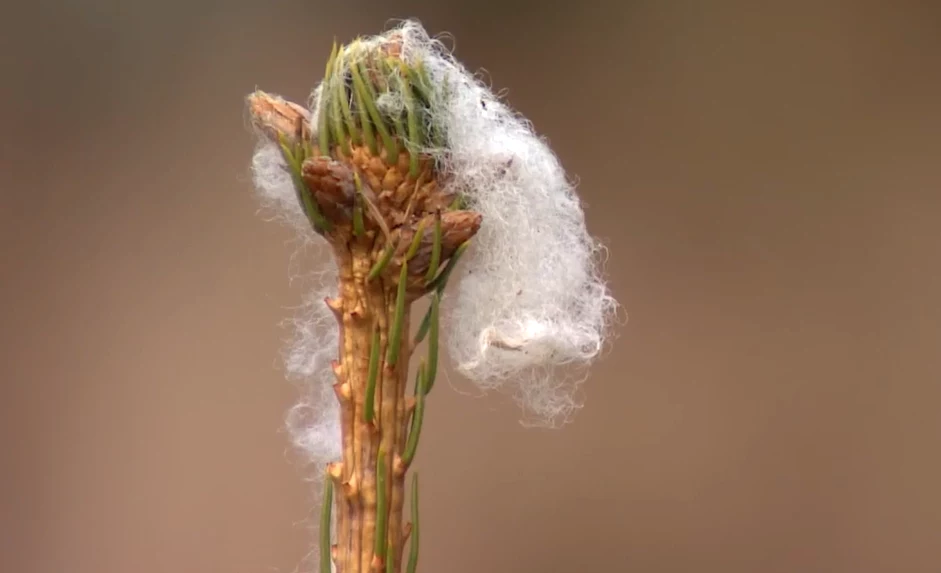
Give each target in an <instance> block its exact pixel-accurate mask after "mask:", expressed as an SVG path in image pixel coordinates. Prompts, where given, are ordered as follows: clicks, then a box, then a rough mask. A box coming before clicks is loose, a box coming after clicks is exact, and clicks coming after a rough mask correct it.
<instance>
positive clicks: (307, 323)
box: [252, 139, 342, 479]
mask: <svg viewBox="0 0 941 573" xmlns="http://www.w3.org/2000/svg"><path fill="white" fill-rule="evenodd" d="M252 175H253V181H254V184H255V188H256V190H257V194H258V195H259V196H260V202H261V204H262V206H263V207H264V208H265V210H266V211H267V212H268V213H270V216H271V218H273V219H276V220H280V221H282V222H285V223H287V224H288V225H289V226H290V227H292V228H293V229H294V230H295V231H296V234H297V238H298V240H299V242H300V244H301V247H300V249H299V250H298V252H297V253H295V258H294V260H293V261H292V266H293V265H294V264H297V256H296V255H299V254H301V253H302V251H303V250H304V248H305V247H308V246H312V245H318V246H325V245H326V243H325V241H323V239H322V238H321V237H320V236H319V235H317V234H316V233H314V232H313V231H312V230H311V227H310V222H309V221H308V220H307V217H306V215H305V214H304V212H303V210H302V209H301V207H300V205H299V204H298V201H297V193H296V191H295V189H294V183H293V181H292V179H291V175H290V173H289V172H288V171H287V164H286V163H285V161H284V157H283V155H282V154H281V150H280V148H279V147H278V145H277V144H275V143H273V142H270V141H267V140H264V139H262V140H261V141H260V143H259V144H258V146H257V147H256V149H255V154H254V156H253V158H252ZM303 274H304V273H301V272H298V271H294V272H292V275H294V276H295V278H296V277H299V276H302V275H303ZM309 279H312V280H311V282H312V283H313V285H314V286H313V287H312V289H311V290H310V291H309V294H308V295H306V296H305V299H304V302H303V304H302V305H301V307H300V308H299V309H298V311H297V313H296V315H295V316H294V317H293V318H292V319H291V320H290V327H291V329H292V331H293V332H292V337H291V340H290V341H289V342H288V346H287V348H286V351H285V354H284V365H285V370H286V372H287V376H288V378H289V379H291V380H295V381H297V382H299V383H300V387H301V399H300V401H299V402H298V403H297V404H295V405H294V406H293V407H292V408H291V409H290V410H289V412H288V415H287V419H286V424H287V428H288V430H289V432H290V435H291V437H292V440H293V442H294V444H295V445H296V446H297V447H298V448H299V449H300V450H301V451H302V452H303V453H304V455H305V457H306V458H307V460H308V461H309V462H311V463H315V464H317V465H318V466H320V465H322V464H323V463H325V462H328V461H332V460H335V459H338V458H339V457H340V454H341V448H342V445H341V439H340V414H339V404H338V403H337V400H336V397H335V396H334V394H333V389H332V378H331V376H332V371H331V370H330V362H331V360H333V359H334V358H335V357H336V353H337V348H338V337H339V329H338V328H337V324H336V320H335V318H334V317H333V315H332V313H331V311H330V309H329V308H327V306H326V305H325V304H324V298H325V297H326V296H330V295H333V294H335V291H336V269H335V268H334V266H333V265H332V264H330V265H327V266H326V268H325V269H323V270H322V271H320V272H318V273H315V274H314V276H312V277H309ZM318 477H319V474H318V476H315V479H318Z"/></svg>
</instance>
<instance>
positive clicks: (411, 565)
mask: <svg viewBox="0 0 941 573" xmlns="http://www.w3.org/2000/svg"><path fill="white" fill-rule="evenodd" d="M411 509H412V538H411V542H410V544H409V550H408V563H407V564H406V566H405V572H406V573H415V568H416V567H417V566H418V549H419V547H418V541H419V535H418V472H415V473H414V474H412V501H411Z"/></svg>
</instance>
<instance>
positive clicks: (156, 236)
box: [0, 0, 941, 573]
mask: <svg viewBox="0 0 941 573" xmlns="http://www.w3.org/2000/svg"><path fill="white" fill-rule="evenodd" d="M403 17H417V18H419V19H420V20H421V21H422V22H423V23H424V24H425V25H426V27H427V28H428V29H429V31H430V32H432V33H434V34H438V33H442V32H448V33H450V34H452V35H453V37H454V39H455V41H454V42H453V45H454V48H455V50H456V55H457V56H458V57H459V58H460V59H461V60H462V61H464V62H465V63H466V64H467V66H468V67H469V68H471V69H475V70H476V69H480V68H485V69H486V71H487V77H488V78H489V79H488V81H490V82H491V83H492V85H493V86H494V89H495V90H506V96H507V98H508V100H509V102H510V103H511V104H512V105H514V106H515V107H517V108H518V109H519V110H520V111H522V112H523V113H524V114H525V115H527V116H528V117H529V118H530V119H532V120H533V122H534V123H535V125H536V126H537V128H538V129H539V131H540V132H541V133H542V134H544V135H545V136H547V137H548V138H549V141H550V143H551V144H552V146H553V147H554V148H555V150H556V151H557V152H558V153H559V155H560V156H561V157H562V159H563V161H564V163H565V164H566V165H567V167H568V169H569V170H570V171H571V173H572V174H573V176H575V177H577V178H578V179H579V181H580V190H581V193H582V196H583V197H584V199H585V202H586V212H587V217H588V222H589V225H590V227H591V229H592V231H593V232H594V233H595V234H596V235H598V236H599V237H600V238H602V239H603V240H604V241H606V242H607V244H608V245H609V247H610V256H609V260H608V272H609V274H610V277H611V284H612V287H613V288H614V290H615V293H616V295H617V296H618V298H619V300H620V301H621V302H622V304H623V305H624V310H625V313H626V315H627V317H628V321H627V324H626V325H625V326H624V327H623V328H621V329H620V331H619V335H618V337H617V339H616V340H615V341H614V344H613V346H612V347H611V349H610V350H609V351H608V353H607V354H606V355H605V357H604V359H603V360H602V361H601V362H600V363H599V364H598V366H597V368H596V369H595V370H594V372H593V375H592V377H591V378H590V380H589V381H588V382H587V383H586V385H585V386H584V394H583V399H584V401H585V407H584V408H583V409H582V410H581V411H580V412H579V413H578V415H577V416H576V418H575V419H574V421H573V423H572V424H570V425H569V426H566V427H565V428H563V429H561V430H554V431H547V430H538V429H526V428H523V427H522V426H521V425H520V424H519V423H518V421H519V412H518V411H517V409H516V408H515V406H514V405H513V403H512V401H511V400H510V399H508V398H507V397H505V396H500V395H491V396H485V397H481V396H479V395H477V394H475V393H474V392H473V390H472V389H471V388H470V387H469V386H468V384H467V383H466V382H464V381H462V380H461V379H459V378H458V377H456V376H454V375H451V376H450V377H449V379H448V380H447V382H448V383H447V384H445V385H443V386H442V389H441V391H440V392H436V394H435V396H434V401H433V402H434V403H433V404H432V405H431V406H430V408H429V410H428V420H427V421H426V428H427V431H426V432H425V433H424V436H423V439H422V442H423V444H422V449H421V453H420V454H419V470H420V471H421V473H422V476H423V497H422V500H423V517H422V520H423V521H422V523H423V532H422V551H423V556H422V563H421V565H420V569H421V570H422V571H424V572H436V571H437V572H447V573H464V572H468V573H469V572H479V571H487V572H489V573H528V572H537V571H538V572H560V573H561V572H572V571H602V570H603V571H618V572H620V571H625V572H628V571H630V572H637V573H641V572H643V573H647V572H650V573H653V572H692V571H696V572H698V573H706V572H722V573H735V572H756V573H757V572H762V573H764V572H792V571H802V572H811V571H819V572H853V573H866V572H901V571H904V572H912V573H914V572H936V571H941V490H939V487H938V485H939V483H941V452H939V440H941V418H939V415H938V411H939V406H941V368H939V366H941V360H939V356H938V354H939V353H938V350H939V342H941V305H939V303H938V301H937V298H938V294H939V292H941V269H939V257H941V188H939V185H941V161H939V155H941V104H939V101H941V34H939V30H941V8H939V6H938V5H936V4H933V3H930V2H924V3H915V2H895V3H889V2H882V3H878V2H864V1H857V2H842V3H840V2H830V1H823V2H787V3H783V2H782V3H758V2H724V1H723V2H693V1H678V2H649V1H648V2H641V1H624V2H620V3H617V2H613V1H612V2H597V3H591V2H586V3H581V4H579V3H567V4H566V5H554V4H551V3H541V2H529V3H527V2H521V1H514V0H502V1H499V2H494V1H489V0H478V1H476V2H432V1H430V0H424V1H417V0H416V1H411V2H394V1H387V2H367V1H364V0H358V1H357V0H350V1H347V2H332V3H327V2H321V1H316V2H315V1H312V0H307V1H300V0H295V1H288V0H275V1H272V2H252V3H249V2H242V1H230V2H220V1H216V2H209V1H194V2H182V1H179V0H169V1H164V2H119V1H117V0H97V1H95V0H76V1H72V2H65V1H59V2H51V1H36V2H32V3H21V4H18V5H13V3H9V4H7V5H5V6H4V8H3V16H2V17H0V28H2V29H3V30H2V31H3V34H2V40H0V43H2V44H0V45H2V46H3V49H2V50H0V62H2V84H0V85H2V88H0V114H2V126H3V131H2V136H0V145H2V148H0V149H2V155H0V161H2V169H0V178H2V179H0V193H2V203H0V264H2V270H0V276H2V280H0V295H2V297H0V300H2V302H0V325H2V329H0V342H2V344H0V359H2V362H0V364H2V373H0V376H2V379H0V380H2V391H3V396H2V401H0V408H2V412H0V432H2V441H3V450H2V474H0V486H2V488H0V570H2V571H9V572H11V573H12V572H17V573H57V572H61V571H69V572H72V573H86V572H87V573H91V572H97V573H119V572H120V573H126V572H131V571H133V572H136V573H163V572H166V573H170V572H173V573H182V572H194V573H195V572H199V573H206V572H210V571H219V572H227V573H228V572H232V573H272V572H284V573H291V572H293V571H295V570H300V571H305V570H309V569H310V565H311V564H309V563H307V562H306V561H305V555H306V554H307V552H308V551H309V549H310V548H311V546H312V543H313V539H312V538H311V536H310V535H309V532H308V527H309V526H310V525H311V522H312V521H313V522H315V521H316V517H317V512H316V509H315V506H314V504H313V498H312V492H311V491H310V488H309V487H308V484H306V483H305V481H304V480H305V478H306V477H307V476H308V475H309V473H310V471H311V469H310V468H305V467H303V466H302V465H301V464H300V462H299V460H298V459H297V458H296V456H295V455H294V454H293V453H292V451H291V450H290V449H289V447H288V439H287V436H286V435H285V433H284V432H283V431H282V419H283V415H284V413H285V411H286V409H287V408H288V407H289V406H290V405H291V404H292V403H293V401H294V399H295V397H296V392H295V388H294V387H292V386H291V385H290V384H289V383H287V382H285V381H284V379H283V373H282V372H281V371H280V369H279V362H278V357H279V352H280V350H281V348H282V341H283V339H284V337H286V336H287V335H288V334H289V332H288V331H287V330H284V329H282V328H281V327H280V326H279V322H280V321H282V320H283V319H286V318H289V317H290V316H291V312H292V310H291V307H292V306H293V305H296V304H297V303H298V302H299V300H300V295H301V293H300V291H299V290H298V288H297V287H296V285H295V286H292V285H291V284H290V283H289V281H288V264H289V262H290V256H291V254H292V246H291V245H290V244H289V243H288V241H289V240H290V239H291V235H290V234H289V231H288V230H287V229H284V228H281V227H278V226H277V225H273V224H269V223H266V222H265V221H264V220H263V219H262V218H261V217H260V216H259V215H258V213H257V208H258V204H257V202H256V200H255V198H254V197H253V196H252V193H251V189H250V186H249V183H248V165H249V159H250V155H251V150H252V145H253V143H252V138H251V135H250V133H249V131H248V129H247V127H246V123H245V114H244V110H243V97H244V96H245V95H246V94H247V93H249V92H250V91H251V90H253V89H254V88H255V87H256V86H258V87H262V88H264V89H266V90H269V91H274V92H279V93H281V94H283V95H285V96H286V97H289V98H291V99H294V100H296V101H303V100H304V99H305V98H306V96H307V93H308V92H309V90H310V89H311V88H312V87H313V86H314V84H315V82H316V81H317V80H318V78H319V77H320V75H321V74H322V70H323V65H324V62H325V59H326V56H327V54H328V52H329V47H330V44H331V42H332V40H333V39H334V37H336V38H337V39H338V40H339V41H348V40H349V39H351V38H352V37H354V36H356V35H359V34H371V33H375V32H378V31H381V30H383V29H385V27H386V26H388V25H389V20H390V19H393V18H403ZM449 386H450V388H449Z"/></svg>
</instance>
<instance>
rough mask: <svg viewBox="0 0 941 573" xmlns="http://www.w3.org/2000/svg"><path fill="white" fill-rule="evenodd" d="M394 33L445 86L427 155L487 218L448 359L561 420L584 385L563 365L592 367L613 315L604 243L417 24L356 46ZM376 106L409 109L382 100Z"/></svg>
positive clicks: (535, 155)
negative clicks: (440, 138)
mask: <svg viewBox="0 0 941 573" xmlns="http://www.w3.org/2000/svg"><path fill="white" fill-rule="evenodd" d="M391 37H398V38H400V40H401V44H402V56H401V57H402V58H403V59H404V60H405V61H406V62H409V63H413V64H414V63H417V62H421V63H422V65H423V66H424V69H425V70H426V71H427V73H428V76H429V78H430V81H431V84H432V85H434V86H438V87H440V88H442V89H438V90H435V92H434V95H433V96H432V97H433V99H432V101H431V102H430V107H431V109H430V114H429V115H430V120H429V121H430V123H431V127H433V128H437V129H439V130H441V131H442V132H443V133H445V135H446V143H445V145H444V146H443V147H426V148H424V149H422V151H423V152H425V153H428V154H430V155H432V156H434V157H435V158H436V160H437V161H438V165H439V168H440V169H441V170H442V171H443V172H444V173H445V174H446V176H447V178H448V179H447V181H448V183H447V185H448V186H449V187H451V188H453V189H455V190H457V191H459V192H461V193H463V194H464V195H465V197H466V198H467V199H468V200H469V205H470V206H469V208H471V209H473V210H475V211H477V212H479V213H481V214H482V215H483V223H482V226H481V228H480V231H479V232H478V234H477V236H476V237H475V238H474V239H473V242H472V246H471V248H470V249H469V250H468V253H467V255H466V257H465V260H464V262H463V263H462V266H463V268H464V269H465V271H464V272H463V273H462V274H461V275H460V276H459V275H458V274H457V273H456V274H455V279H459V280H457V281H456V282H457V284H453V286H452V288H451V289H449V290H453V291H454V295H453V300H451V298H452V297H449V301H448V308H447V309H446V314H445V319H446V321H447V326H448V329H447V333H446V336H447V337H448V348H449V351H450V354H451V357H452V358H453V360H454V361H455V363H456V366H457V369H458V371H459V372H461V373H462V374H464V375H465V376H467V377H468V378H470V379H471V380H473V381H474V382H475V383H476V384H477V385H478V386H479V387H481V388H483V389H503V390H508V391H510V392H511V393H513V394H514V395H515V396H516V397H517V399H518V400H519V402H520V404H521V406H522V407H523V408H524V410H525V412H526V413H527V414H528V415H530V416H531V417H532V419H533V420H534V423H536V424H540V423H541V424H548V425H555V424H556V423H558V422H564V421H565V420H566V419H567V418H568V417H569V415H570V414H571V413H572V411H573V410H574V409H575V408H576V406H577V405H576V403H575V400H574V394H575V390H576V389H577V387H578V382H580V379H579V378H574V377H573V376H572V373H571V372H565V371H564V370H569V369H568V368H566V369H562V370H560V367H563V366H566V367H575V368H576V369H577V368H578V367H585V366H587V365H588V363H590V362H591V361H592V360H593V359H594V358H595V357H597V356H598V354H599V353H600V351H601V349H602V345H603V342H604V340H605V335H606V329H607V325H608V320H609V319H610V318H611V317H612V316H613V314H614V312H615V311H616V309H617V303H616V302H615V300H614V299H613V298H612V296H611V294H610V292H609V290H608V288H607V287H606V285H605V283H604V281H603V278H602V276H601V269H600V260H599V255H601V254H602V252H603V247H602V245H601V244H600V243H598V242H597V241H595V240H594V239H593V238H592V237H591V236H590V235H589V234H588V231H587V229H586V225H585V220H584V214H583V212H582V208H581V204H580V201H579V198H578V196H577V195H576V194H575V189H574V185H573V184H572V183H571V182H570V181H569V180H568V179H567V177H566V173H565V171H564V170H563V168H562V166H561V165H560V163H559V160H558V159H557V158H556V156H555V154H554V153H553V152H552V150H551V149H550V148H549V146H548V145H547V144H546V143H545V142H544V141H543V140H542V139H541V138H540V137H538V136H537V135H536V134H535V133H534V132H533V130H532V129H531V126H530V125H529V122H528V121H526V120H525V119H524V118H522V117H520V116H519V115H518V114H517V113H515V112H514V111H513V110H512V109H510V108H509V107H508V106H506V105H505V104H503V103H502V102H501V101H499V100H498V98H497V97H496V96H495V95H494V94H493V93H492V92H491V91H490V90H489V89H488V88H487V87H486V86H485V85H483V84H482V83H481V82H480V81H478V80H477V79H476V78H475V77H474V76H472V75H471V74H470V73H469V72H468V71H467V70H465V68H464V67H463V66H462V65H461V64H460V63H459V62H457V61H456V60H455V59H454V58H453V57H452V56H451V54H450V53H449V52H448V51H447V50H446V49H445V47H444V46H443V44H441V42H439V41H438V40H435V39H432V38H430V37H429V36H428V34H427V33H426V32H425V30H424V29H423V28H422V27H421V25H420V24H418V23H417V22H414V21H406V22H404V23H402V24H400V25H399V26H397V27H396V28H394V29H392V30H390V31H389V32H388V33H386V34H384V35H382V36H377V37H374V38H370V39H367V40H365V41H363V42H362V43H361V44H360V46H362V47H365V48H368V47H370V46H374V45H375V44H376V43H382V42H386V41H388V40H389V39H390V38H391ZM316 99H317V98H316V97H315V100H316ZM378 105H380V106H381V107H388V108H390V109H398V108H399V106H400V105H402V104H401V101H400V98H399V96H398V95H397V94H396V93H386V94H380V95H379V100H378ZM315 113H316V110H315ZM313 117H316V115H314V116H313Z"/></svg>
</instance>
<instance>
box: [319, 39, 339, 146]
mask: <svg viewBox="0 0 941 573" xmlns="http://www.w3.org/2000/svg"><path fill="white" fill-rule="evenodd" d="M336 57H337V43H336V40H334V42H333V50H331V52H330V58H329V59H328V60H327V70H326V72H325V73H324V85H323V87H322V88H321V92H320V117H318V118H317V139H318V143H319V144H320V154H321V155H328V156H329V155H330V132H329V131H328V129H329V127H328V125H327V118H328V115H329V114H328V112H327V109H326V108H327V106H326V102H327V99H328V98H327V93H328V92H327V83H326V82H327V80H329V79H330V78H331V77H333V63H334V61H335V60H336Z"/></svg>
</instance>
